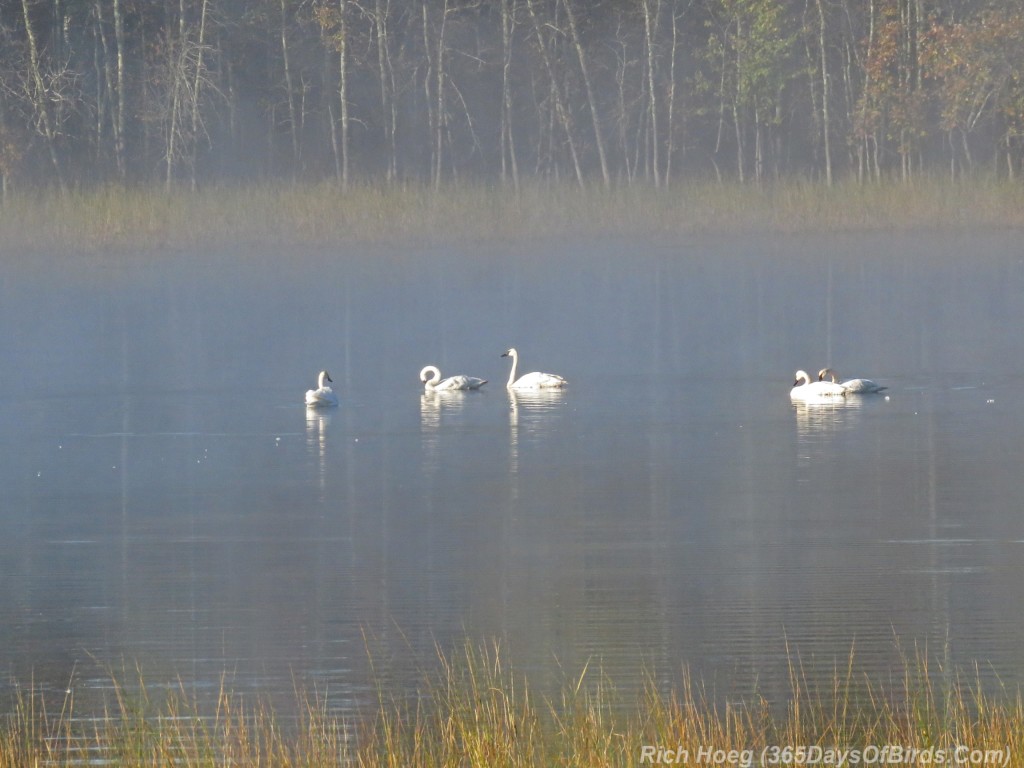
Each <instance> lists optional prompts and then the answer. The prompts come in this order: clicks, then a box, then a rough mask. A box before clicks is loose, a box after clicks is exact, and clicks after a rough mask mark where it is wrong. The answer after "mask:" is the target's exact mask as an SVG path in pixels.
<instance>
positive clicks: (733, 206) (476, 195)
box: [0, 180, 1024, 251]
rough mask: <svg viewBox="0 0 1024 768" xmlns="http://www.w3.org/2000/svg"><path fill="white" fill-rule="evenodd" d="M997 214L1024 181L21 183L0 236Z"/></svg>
mask: <svg viewBox="0 0 1024 768" xmlns="http://www.w3.org/2000/svg"><path fill="white" fill-rule="evenodd" d="M992 227H1011V228H1024V185H1021V184H1018V183H1015V182H1010V181H999V180H990V181H984V180H979V181H967V182H957V183H953V182H949V181H940V180H922V181H920V182H916V183H914V184H903V183H898V182H884V183H876V184H867V185H859V184H856V183H854V182H847V183H843V184H839V185H836V186H834V187H826V186H823V185H821V184H818V183H811V182H801V181H784V182H776V183H772V184H766V185H764V186H760V187H759V186H755V185H739V184H714V183H709V182H694V183H687V184H679V185H677V186H674V187H672V188H670V189H652V188H649V187H642V186H633V187H624V188H617V189H613V190H604V189H600V188H593V189H585V190H582V189H580V188H578V187H576V186H574V185H547V186H540V185H537V186H531V187H524V188H523V189H521V190H520V191H519V192H515V191H513V190H510V189H504V188H494V187H487V186H473V185H463V186H460V187H457V188H446V189H442V190H440V191H434V190H431V189H428V188H425V187H423V186H420V185H406V186H399V185H393V186H369V185H367V186H356V187H353V188H351V189H349V190H348V191H345V192H342V191H341V190H339V189H337V188H336V187H333V186H331V185H329V184H308V185H301V184H299V185H290V186H287V185H278V186H269V185H251V186H236V187H217V188H213V187H211V188H207V189H203V190H201V191H199V192H188V191H171V192H167V191H165V190H164V189H163V188H160V187H143V188H127V189H126V188H122V187H117V186H107V187H99V188H92V189H87V190H81V191H78V192H73V193H71V194H69V195H67V196H64V197H61V196H60V195H58V194H57V193H55V192H47V191H43V192H25V193H23V194H11V195H9V197H8V199H7V201H6V203H5V204H4V205H3V206H0V244H3V245H4V246H7V247H15V248H18V249H22V250H42V249H62V250H64V249H75V250H84V251H91V250H100V249H104V250H109V249H132V250H138V249H154V248H189V247H194V246H211V245H231V244H242V245H248V244H253V243H261V244H267V245H279V244H283V245H310V246H324V245H340V244H345V243H360V242H423V241H425V240H426V241H431V240H432V241H436V242H459V241H468V242H472V241H475V240H482V239H485V240H502V239H522V238H535V237H544V238H551V237H587V236H589V237H606V236H616V235H620V236H636V235H644V236H649V237H679V236H681V235H688V234H696V233H723V232H765V231H767V232H787V233H798V232H799V233H803V232H810V233H821V232H851V231H856V232H863V231H908V230H935V229H938V230H950V229H976V228H992Z"/></svg>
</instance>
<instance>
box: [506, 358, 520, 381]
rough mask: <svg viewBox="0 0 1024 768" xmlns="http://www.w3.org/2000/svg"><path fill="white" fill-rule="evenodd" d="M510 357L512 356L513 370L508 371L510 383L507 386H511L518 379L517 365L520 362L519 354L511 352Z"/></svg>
mask: <svg viewBox="0 0 1024 768" xmlns="http://www.w3.org/2000/svg"><path fill="white" fill-rule="evenodd" d="M509 357H511V358H512V370H511V371H509V373H508V384H507V385H506V386H508V387H511V386H512V385H513V384H514V383H515V381H516V366H517V365H518V364H519V354H518V353H517V352H511V353H510V354H509Z"/></svg>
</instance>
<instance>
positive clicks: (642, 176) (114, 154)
mask: <svg viewBox="0 0 1024 768" xmlns="http://www.w3.org/2000/svg"><path fill="white" fill-rule="evenodd" d="M1022 159H1024V6H1022V5H1021V3H1020V2H1019V0H591V1H589V2H583V1H582V0H488V1H486V2H485V1H484V0H253V1H251V2H243V1H242V0H3V1H2V2H0V188H2V189H3V191H4V194H5V195H6V194H7V193H8V192H9V191H10V190H11V189H13V188H20V187H39V186H45V187H48V188H56V189H59V190H67V189H69V188H70V189H76V188H82V187H83V186H88V185H95V184H101V183H110V182H121V183H126V184H140V183H141V184H146V185H153V184H154V183H156V184H162V185H167V186H168V187H185V188H193V189H194V188H197V187H200V186H201V185H206V184H211V183H237V182H252V181H273V180H287V181H296V180H301V181H325V180H330V181H333V182H337V184H338V185H340V186H342V187H346V186H348V185H350V184H352V183H355V182H358V183H365V182H370V183H373V184H379V183H382V184H384V185H393V184H407V183H409V182H415V183H418V184H421V185H424V186H426V187H428V188H430V187H440V186H442V185H446V186H448V185H452V184H455V185H457V184H459V183H462V182H467V181H468V182H476V183H478V182H484V183H487V184H500V185H504V186H508V187H512V188H518V186H519V185H520V184H522V183H524V182H526V181H529V182H533V181H537V180H540V181H544V182H547V181H568V182H570V183H571V184H574V185H580V186H597V187H606V188H610V187H615V186H622V185H627V186H629V185H637V184H642V185H645V186H649V187H662V186H666V185H673V184H679V183H681V182H683V181H685V180H687V179H702V180H707V179H712V180H722V179H726V180H735V181H738V182H741V183H747V182H760V181H764V180H772V179H780V178H801V179H809V180H815V181H821V182H823V183H824V184H832V183H833V182H835V181H837V180H841V179H850V178H853V179H856V180H857V181H859V182H864V183H869V182H872V181H879V180H883V179H892V178H896V179H899V180H901V181H912V180H913V179H914V178H915V177H920V176H922V175H924V174H930V175H932V176H935V175H937V174H941V175H942V176H945V177H948V178H952V179H959V178H963V177H970V176H976V175H978V174H979V173H984V174H985V175H987V176H991V175H993V174H994V175H996V176H998V177H1001V178H1004V179H1005V178H1011V179H1012V178H1015V177H1017V176H1018V175H1019V174H1020V172H1021V163H1022Z"/></svg>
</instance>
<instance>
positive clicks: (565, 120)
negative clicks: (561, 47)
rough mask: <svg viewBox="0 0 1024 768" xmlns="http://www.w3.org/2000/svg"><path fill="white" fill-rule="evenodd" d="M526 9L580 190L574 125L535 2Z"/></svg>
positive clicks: (579, 168)
mask: <svg viewBox="0 0 1024 768" xmlns="http://www.w3.org/2000/svg"><path fill="white" fill-rule="evenodd" d="M526 9H527V10H528V11H529V13H530V21H532V22H533V31H534V33H535V34H536V35H537V47H538V49H539V50H540V56H541V59H542V60H543V62H544V70H545V71H546V72H547V75H548V80H549V81H550V83H551V98H552V99H553V100H554V102H555V115H556V116H557V117H558V122H559V123H560V124H561V126H562V130H564V131H565V140H566V143H567V144H568V146H569V155H570V157H571V159H572V165H573V169H574V171H575V173H576V183H577V184H578V185H579V187H580V189H582V188H583V186H584V184H583V169H582V168H581V167H580V159H579V155H578V154H577V152H576V141H575V139H574V138H573V135H572V123H571V121H570V119H569V113H568V111H567V110H566V108H565V103H564V100H563V99H562V92H561V89H560V88H559V87H558V77H557V75H556V73H555V68H554V66H553V65H552V63H551V55H550V54H549V53H548V46H547V43H546V42H545V40H544V36H543V34H542V33H541V26H540V21H539V20H538V19H537V14H536V12H535V11H534V8H533V0H526Z"/></svg>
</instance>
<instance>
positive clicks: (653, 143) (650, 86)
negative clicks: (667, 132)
mask: <svg viewBox="0 0 1024 768" xmlns="http://www.w3.org/2000/svg"><path fill="white" fill-rule="evenodd" d="M655 2H656V5H655V10H654V12H655V13H656V14H657V13H659V12H660V10H661V0H655ZM643 11H644V40H645V43H646V47H647V106H648V109H649V110H650V112H649V114H650V125H649V129H650V137H651V138H650V153H651V154H650V158H651V170H652V173H653V178H654V186H655V187H660V186H661V169H660V167H659V166H660V161H659V159H658V144H659V143H660V139H659V137H658V98H657V91H656V90H655V87H654V80H655V72H654V61H655V59H654V35H653V32H652V24H651V8H650V3H649V0H643Z"/></svg>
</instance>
